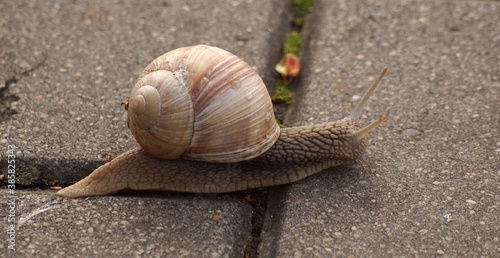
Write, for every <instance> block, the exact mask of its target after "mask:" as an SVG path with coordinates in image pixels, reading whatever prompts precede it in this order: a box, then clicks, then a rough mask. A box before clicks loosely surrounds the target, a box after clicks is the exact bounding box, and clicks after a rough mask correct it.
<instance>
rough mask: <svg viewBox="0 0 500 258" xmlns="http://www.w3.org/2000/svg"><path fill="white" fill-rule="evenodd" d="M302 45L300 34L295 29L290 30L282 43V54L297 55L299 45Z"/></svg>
mask: <svg viewBox="0 0 500 258" xmlns="http://www.w3.org/2000/svg"><path fill="white" fill-rule="evenodd" d="M301 45H302V36H300V34H299V33H298V32H296V31H292V32H290V33H288V35H286V40H285V44H284V45H283V55H286V54H294V55H296V56H299V50H300V46H301Z"/></svg>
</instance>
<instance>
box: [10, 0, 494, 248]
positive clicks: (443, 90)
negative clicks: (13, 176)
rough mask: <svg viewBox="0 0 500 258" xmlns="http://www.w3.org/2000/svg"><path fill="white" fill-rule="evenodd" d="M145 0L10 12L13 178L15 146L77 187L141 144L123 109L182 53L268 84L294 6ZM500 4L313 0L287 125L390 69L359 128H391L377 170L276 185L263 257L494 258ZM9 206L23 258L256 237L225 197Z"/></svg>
mask: <svg viewBox="0 0 500 258" xmlns="http://www.w3.org/2000/svg"><path fill="white" fill-rule="evenodd" d="M139 2H140V1H127V2H123V1H109V2H99V1H84V2H67V1H26V2H20V1H2V2H0V14H1V15H0V96H2V103H0V117H1V118H2V120H1V121H0V146H1V152H0V154H1V155H2V158H1V159H0V167H1V168H2V172H3V171H4V170H3V169H4V168H6V167H7V164H6V159H5V156H6V150H7V145H8V144H14V145H15V146H16V147H17V149H16V153H15V154H16V157H17V160H16V162H17V163H16V165H17V169H18V172H19V174H20V177H19V178H20V180H21V181H20V184H24V185H27V186H30V185H33V184H38V185H39V184H48V185H51V184H52V183H54V181H56V180H57V181H58V182H55V183H56V184H60V183H64V184H67V183H72V182H75V181H76V180H79V179H80V178H82V177H83V176H85V175H86V174H88V173H90V172H91V171H92V170H93V169H94V168H96V167H97V166H98V165H99V164H102V163H104V162H105V160H106V159H107V157H108V156H109V155H118V154H120V153H122V152H124V151H125V150H127V149H129V148H130V147H132V146H134V145H135V142H134V140H133V138H132V137H131V136H130V134H129V132H128V130H127V129H126V124H125V122H124V121H125V113H124V111H123V109H122V107H121V106H120V103H121V102H122V101H123V100H124V99H125V98H126V97H127V96H128V92H129V91H130V89H131V87H132V84H133V82H134V80H135V78H136V77H137V75H138V74H139V73H140V72H141V71H142V69H143V68H144V67H145V66H146V65H147V64H148V63H149V62H150V61H152V60H153V59H154V58H155V57H156V56H158V55H160V54H162V53H164V52H166V51H168V50H170V49H173V48H177V47H181V46H186V45H193V44H199V43H204V44H210V45H215V46H219V47H222V48H224V49H227V50H229V51H231V52H233V53H235V54H237V55H238V56H240V57H242V58H243V59H244V60H246V61H247V62H248V63H249V64H250V65H252V66H254V67H256V69H257V71H258V72H259V73H260V74H261V75H262V76H263V77H264V80H265V81H266V82H267V83H268V85H270V82H272V81H273V71H272V69H273V67H274V63H276V62H277V61H278V59H279V57H278V54H279V46H280V45H281V43H282V42H281V40H282V39H283V34H284V33H286V32H287V26H286V23H287V22H288V19H287V16H288V14H287V12H288V9H287V8H288V5H289V3H288V1H279V0H275V1H256V0H253V1H252V0H244V1H243V0H242V1H236V0H235V1H223V2H221V1H154V2H152V1H150V2H148V3H139ZM499 9H500V7H499V2H498V1H480V2H473V1H423V0H418V1H417V0H406V1H340V0H336V1H327V0H316V2H315V5H314V7H313V10H312V13H311V14H310V15H309V17H308V20H307V23H306V28H305V30H304V31H303V32H302V34H303V36H304V38H305V39H304V49H303V50H302V54H301V55H302V56H301V57H302V64H303V70H302V73H301V74H302V75H301V77H300V78H299V81H298V82H297V84H296V85H298V86H297V88H296V89H295V90H294V91H295V92H294V93H295V95H296V96H298V97H297V98H295V102H294V104H293V106H292V109H291V110H290V112H289V114H288V116H287V117H288V118H287V121H286V123H287V125H303V124H310V123H319V122H325V121H334V120H337V119H340V118H342V117H343V116H345V115H347V114H348V113H349V112H350V111H351V110H352V109H353V107H354V105H355V103H356V102H357V99H358V98H359V96H361V94H362V93H363V92H364V90H365V89H366V88H367V87H368V86H369V85H370V84H371V82H372V81H373V79H375V78H376V76H377V75H378V74H379V72H380V71H381V70H382V68H383V67H384V66H389V67H390V68H391V71H390V72H389V73H388V75H386V78H384V80H383V81H382V83H381V85H380V86H379V88H378V89H377V90H376V91H375V93H374V95H373V97H372V98H371V100H370V101H369V103H368V106H367V107H366V110H365V112H364V115H363V118H362V121H361V124H362V125H366V124H368V123H369V122H370V121H372V120H375V119H377V118H379V117H381V116H383V117H386V118H387V120H388V121H387V123H385V124H383V125H382V126H380V128H377V129H376V130H375V131H374V132H372V133H370V135H369V142H370V147H369V149H368V157H369V158H370V162H371V164H372V166H373V167H372V168H371V169H369V168H366V167H364V166H362V165H361V164H359V165H345V166H340V167H337V168H333V169H328V170H327V171H324V172H322V173H320V174H318V175H315V176H312V177H310V178H307V179H306V180H303V181H300V182H297V183H294V184H291V185H287V186H282V187H272V188H271V190H270V192H271V194H270V196H269V203H268V210H267V213H266V218H265V225H264V228H263V231H262V233H261V242H260V246H259V251H260V256H261V257H290V256H297V257H302V256H305V257H310V256H318V257H325V256H340V257H344V256H349V255H352V256H360V257H365V256H376V257H387V256H437V255H444V256H450V257H457V256H473V257H478V256H489V257H496V256H500V249H499V246H500V239H499V238H500V234H499V232H500V224H499V223H498V222H499V220H500V210H499V206H500V201H499V198H498V196H499V194H500V185H499V177H500V175H499V174H500V140H499V139H500V137H499V136H500V133H499V127H500V126H499V125H500V114H499V113H498V110H500V96H499V95H500V80H499V76H500V47H499V46H500V28H498V24H500V18H499V16H498V13H500V10H499ZM11 113H15V114H13V115H10V114H11ZM0 192H1V195H0V196H1V197H0V209H1V212H0V215H1V220H2V222H3V225H4V229H6V228H7V227H8V226H9V225H10V223H8V221H7V219H8V215H7V213H8V212H9V210H10V208H9V203H8V201H9V200H11V198H9V197H8V195H9V194H8V193H7V190H6V189H5V186H3V188H2V189H1V190H0ZM14 199H15V200H16V205H17V207H16V218H17V219H18V222H17V226H18V228H17V229H18V231H17V233H16V240H17V242H16V243H17V247H18V248H19V249H18V250H17V251H16V252H7V251H9V250H6V249H7V244H8V243H7V241H4V240H2V241H0V250H1V251H2V254H4V253H6V254H7V256H12V257H15V256H16V257H32V256H34V255H36V256H49V257H66V256H72V257H88V256H98V257H103V256H109V257H116V256H124V257H129V256H145V257H149V256H153V257H159V256H201V257H212V256H213V257H219V256H220V257H234V256H240V255H241V252H242V249H243V247H244V246H245V245H246V244H247V243H248V242H249V240H248V239H249V233H250V229H249V220H250V216H251V210H250V208H249V207H248V206H247V205H246V204H242V203H241V202H239V201H236V200H234V198H233V197H230V196H229V195H215V196H214V195H208V196H207V195H175V194H174V195H170V194H163V193H151V192H146V193H130V192H129V193H121V194H120V195H114V196H109V197H95V198H81V199H75V200H71V199H63V198H60V197H56V196H55V195H54V192H53V191H49V190H45V191H36V190H28V189H25V190H20V189H18V190H16V192H15V198H14ZM6 210H7V211H8V212H7V213H4V211H6Z"/></svg>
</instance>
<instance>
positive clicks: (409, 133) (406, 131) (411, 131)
mask: <svg viewBox="0 0 500 258" xmlns="http://www.w3.org/2000/svg"><path fill="white" fill-rule="evenodd" d="M403 134H404V135H406V136H415V135H419V134H420V131H418V130H415V129H412V128H408V129H404V130H403Z"/></svg>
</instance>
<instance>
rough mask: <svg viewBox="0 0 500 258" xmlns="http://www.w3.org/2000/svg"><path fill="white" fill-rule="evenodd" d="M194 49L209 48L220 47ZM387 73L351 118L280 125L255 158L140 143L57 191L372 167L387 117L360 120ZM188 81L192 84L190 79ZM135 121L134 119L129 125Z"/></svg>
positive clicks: (196, 186) (249, 184)
mask: <svg viewBox="0 0 500 258" xmlns="http://www.w3.org/2000/svg"><path fill="white" fill-rule="evenodd" d="M195 47H197V48H201V49H202V50H204V51H208V50H210V51H214V49H215V50H217V51H219V50H220V49H217V48H213V47H211V48H210V47H207V46H195ZM186 48H188V47H186ZM189 51H192V50H191V49H189ZM221 53H224V54H226V52H221ZM227 53H228V52H227ZM218 54H220V53H218ZM188 57H189V55H188ZM184 58H187V57H184ZM183 62H185V61H183ZM153 63H154V61H153V62H152V64H153ZM152 64H150V65H152ZM183 64H184V63H183ZM245 64H246V63H245ZM184 65H185V64H184ZM148 67H149V66H148ZM185 68H189V65H186V67H185ZM145 70H148V68H146V69H145ZM153 70H154V69H153ZM388 71H389V69H388V68H384V70H383V71H382V73H381V74H380V76H379V77H378V78H377V80H375V82H374V83H373V84H372V86H371V87H370V88H369V89H368V90H367V92H366V93H365V94H364V96H363V97H362V98H361V100H360V101H359V103H358V104H357V105H356V107H355V108H354V110H353V111H352V113H351V115H350V116H348V117H346V118H343V119H341V120H338V121H335V122H329V123H323V124H313V125H307V126H298V127H288V128H281V129H279V132H278V133H276V139H275V140H273V142H274V141H275V142H274V144H272V146H270V148H269V149H267V150H264V151H260V152H259V151H257V150H251V151H253V152H258V154H257V156H256V155H255V154H253V153H251V154H248V153H250V152H248V151H247V152H246V153H245V156H247V157H248V156H250V158H249V159H247V158H245V159H244V160H241V161H238V160H237V161H236V162H233V161H231V162H225V161H223V162H220V161H217V160H215V162H209V161H203V160H202V161H200V160H191V159H192V157H190V156H188V154H186V153H184V154H181V156H180V158H175V159H161V158H157V157H155V156H153V155H151V154H149V153H147V152H146V151H145V150H144V149H143V148H141V147H137V148H135V149H132V150H130V151H128V152H125V153H124V154H122V155H120V156H118V157H116V158H115V159H113V160H112V161H111V162H108V163H106V164H104V165H102V166H101V167H99V168H97V169H96V170H95V171H94V172H92V173H91V174H90V175H89V176H87V177H86V178H84V179H82V180H81V181H79V182H77V183H75V184H73V185H71V186H69V187H66V188H64V189H62V190H60V191H58V192H57V195H60V196H63V197H69V198H73V197H83V196H96V195H106V194H109V193H112V192H115V191H119V190H125V189H131V190H161V191H176V192H193V193H222V192H232V191H240V190H246V189H250V188H258V187H266V186H274V185H281V184H287V183H291V182H295V181H298V180H301V179H303V178H305V177H308V176H310V175H313V174H315V173H318V172H320V171H322V170H324V169H327V168H329V167H333V166H338V165H341V164H346V163H353V162H356V161H361V162H363V163H365V164H367V165H368V163H367V162H365V161H364V156H363V155H364V152H365V149H366V147H367V140H366V138H365V136H366V135H367V134H368V133H369V132H370V131H372V130H374V129H375V128H376V127H377V126H379V125H380V124H382V123H384V122H385V121H386V120H385V119H384V118H380V119H378V120H376V121H374V122H372V123H371V124H369V125H368V126H366V127H363V128H361V129H360V128H359V125H358V121H359V119H360V117H361V113H362V111H363V108H364V107H365V105H366V103H367V101H368V99H369V98H370V96H371V94H372V93H373V91H374V90H375V87H376V86H377V85H378V84H379V82H380V81H381V80H382V78H383V76H384V75H385V74H386V73H387V72H388ZM183 76H184V75H183ZM187 76H189V74H187ZM259 78H260V77H259ZM184 79H185V81H186V82H188V83H189V79H187V78H184ZM252 80H253V79H252ZM138 81H139V80H138ZM264 88H265V86H264ZM267 98H269V97H266V100H267ZM129 112H130V111H129ZM194 113H196V112H194ZM272 118H273V119H274V116H273V117H272ZM133 123H134V122H133V121H132V122H131V120H130V118H129V126H130V124H132V125H134V124H133ZM131 130H132V129H131ZM136 138H137V137H136ZM138 142H140V140H138ZM141 146H142V144H141ZM188 149H189V148H188ZM236 152H237V151H236ZM259 154H260V155H259ZM231 155H232V154H231ZM219 156H220V155H219ZM231 159H234V158H231Z"/></svg>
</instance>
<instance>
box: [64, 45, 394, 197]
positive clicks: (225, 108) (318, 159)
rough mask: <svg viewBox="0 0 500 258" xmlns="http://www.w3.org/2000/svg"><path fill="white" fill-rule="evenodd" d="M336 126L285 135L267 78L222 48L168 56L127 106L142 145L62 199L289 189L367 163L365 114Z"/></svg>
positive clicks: (357, 112) (146, 74) (153, 66)
mask: <svg viewBox="0 0 500 258" xmlns="http://www.w3.org/2000/svg"><path fill="white" fill-rule="evenodd" d="M388 71H389V69H388V68H384V70H383V72H382V73H381V74H380V76H379V77H378V79H377V80H376V81H375V82H374V83H373V85H372V86H371V87H370V88H369V89H368V90H367V92H366V93H365V95H364V96H363V97H362V98H361V100H360V101H359V103H358V104H357V105H356V107H355V108H354V111H353V112H352V113H351V115H350V116H348V117H346V118H344V119H341V120H339V121H336V122H329V123H323V124H314V125H307V126H298V127H285V128H280V127H279V126H278V124H277V123H276V121H275V118H274V112H273V105H272V103H271V99H270V97H269V94H268V92H267V88H266V87H265V85H264V83H263V81H262V79H261V78H260V77H259V76H258V74H257V73H256V71H255V70H254V69H252V68H251V67H250V66H249V65H248V64H247V63H245V62H244V61H243V60H241V59H240V58H238V57H236V56H235V55H233V54H231V53H229V52H227V51H225V50H222V49H220V48H216V47H210V46H205V45H197V46H191V47H183V48H179V49H176V50H172V51H170V52H168V53H166V54H164V55H162V56H160V57H158V58H157V59H155V60H154V61H152V62H151V63H150V64H149V65H148V66H147V67H146V68H145V69H144V71H143V72H142V73H141V74H140V75H139V78H138V79H137V81H136V83H135V85H134V87H133V89H132V91H131V95H130V97H129V98H128V100H127V101H125V102H124V104H125V108H126V109H127V110H128V116H127V120H128V126H129V128H130V130H131V132H132V134H133V135H134V137H135V138H136V140H137V142H138V143H139V145H140V147H137V148H135V149H132V150H130V151H128V152H125V153H124V154H122V155H120V156H118V157H116V158H115V159H113V160H112V161H110V162H108V163H106V164H104V165H102V166H100V167H99V168H97V169H96V170H95V171H94V172H92V173H91V174H90V175H89V176H87V177H86V178H84V179H82V180H81V181H79V182H77V183H75V184H73V185H71V186H69V187H66V188H63V189H62V190H60V191H58V192H57V195H60V196H63V197H83V196H95V195H106V194H109V193H112V192H115V191H119V190H124V189H131V190H163V191H176V192H194V193H222V192H233V191H240V190H246V189H250V188H258V187H266V186H273V185H280V184H287V183H291V182H295V181H298V180H301V179H303V178H305V177H308V176H310V175H313V174H315V173H318V172H320V171H322V170H324V169H326V168H329V167H333V166H337V165H341V164H345V163H352V162H356V161H361V162H363V163H365V164H368V163H366V162H365V161H364V157H363V155H364V151H365V149H366V147H367V140H366V138H365V136H366V135H367V134H368V133H369V132H370V131H372V130H374V129H375V128H376V127H377V126H379V125H380V124H382V123H384V122H385V119H384V118H380V119H378V120H376V121H375V122H373V123H371V124H370V125H368V126H366V127H364V128H361V129H360V128H359V125H358V121H359V119H360V117H361V113H362V111H363V108H364V106H365V104H366V102H367V101H368V99H369V97H370V96H371V94H372V93H373V91H374V90H375V87H376V86H377V85H378V83H379V82H380V81H381V80H382V77H383V76H384V75H385V73H387V72H388Z"/></svg>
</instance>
